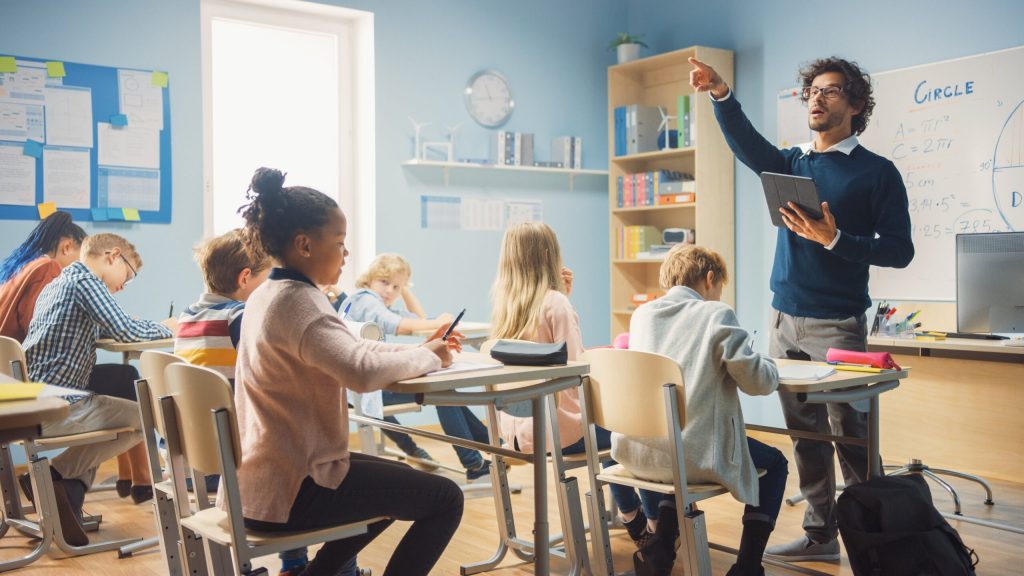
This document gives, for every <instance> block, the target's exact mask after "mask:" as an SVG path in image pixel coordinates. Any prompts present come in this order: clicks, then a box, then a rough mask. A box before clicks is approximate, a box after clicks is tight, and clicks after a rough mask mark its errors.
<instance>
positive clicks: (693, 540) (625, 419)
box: [580, 349, 728, 576]
mask: <svg viewBox="0 0 1024 576" xmlns="http://www.w3.org/2000/svg"><path fill="white" fill-rule="evenodd" d="M580 361H581V362H585V363H587V364H589V365H590V375H589V377H588V378H587V379H585V380H584V382H583V394H582V397H581V398H582V408H583V418H584V424H585V426H586V429H585V436H584V437H585V439H586V443H587V454H588V455H589V462H588V470H589V473H590V482H591V487H592V489H593V492H594V495H595V497H594V498H591V499H590V505H591V519H592V520H591V525H592V526H599V527H601V529H599V530H594V531H593V546H594V552H595V555H596V558H597V562H598V568H596V569H595V573H597V574H614V573H615V572H614V566H613V565H612V554H611V545H610V543H609V539H608V533H607V530H606V529H604V525H605V522H603V521H602V519H607V512H606V510H605V505H604V495H603V492H602V490H601V486H603V485H604V484H620V485H625V486H631V487H633V488H637V489H644V490H651V491H654V492H660V493H662V494H674V495H675V501H676V513H677V514H678V516H679V528H680V537H681V539H682V541H683V548H682V551H681V552H682V553H681V554H680V557H681V558H682V560H683V565H684V569H685V572H686V574H688V575H694V576H696V575H699V576H710V575H711V558H710V553H709V548H708V539H707V531H706V529H705V525H704V516H703V514H704V513H703V512H701V511H700V510H698V509H697V507H696V503H697V502H699V501H701V500H705V499H707V498H711V497H713V496H718V495H720V494H725V493H727V492H728V490H726V488H725V487H724V486H721V485H719V484H688V483H687V480H686V460H685V458H684V454H683V436H682V431H683V427H684V426H685V425H686V394H685V390H684V389H683V375H682V371H681V369H680V367H679V364H677V363H676V361H675V360H673V359H671V358H668V357H666V356H662V355H660V354H652V353H649V352H639V351H635V350H615V349H598V350H590V351H588V352H586V353H584V354H583V356H582V357H581V358H580ZM658 414H660V415H662V416H661V417H660V418H659V417H656V415H658ZM596 426H601V427H602V428H606V429H608V430H611V431H613V432H618V433H620V434H624V435H627V436H640V437H663V438H664V437H668V438H669V439H671V441H672V445H673V448H674V453H673V468H672V473H673V480H674V481H673V482H672V483H671V484H665V483H660V482H649V481H646V480H641V479H639V478H636V477H635V476H633V475H632V474H630V473H629V472H627V471H626V470H625V468H623V467H622V466H621V465H618V464H617V465H615V466H612V467H611V468H606V469H601V466H600V462H599V461H598V458H597V456H596V452H593V451H592V448H593V447H594V446H595V445H596V443H597V439H596V436H595V427H596Z"/></svg>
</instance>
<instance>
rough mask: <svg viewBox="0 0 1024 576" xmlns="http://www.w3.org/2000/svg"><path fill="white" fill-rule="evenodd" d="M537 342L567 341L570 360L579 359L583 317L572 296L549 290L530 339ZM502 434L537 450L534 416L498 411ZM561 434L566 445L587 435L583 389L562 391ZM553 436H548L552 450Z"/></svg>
mask: <svg viewBox="0 0 1024 576" xmlns="http://www.w3.org/2000/svg"><path fill="white" fill-rule="evenodd" d="M527 340H531V341H533V342H543V343H552V342H561V341H563V340H564V341H565V343H566V348H567V349H568V352H569V361H570V362H571V361H573V360H576V358H577V357H579V355H580V354H582V353H583V336H582V335H581V334H580V317H579V315H577V314H576V309H575V308H573V307H572V303H570V302H569V298H568V297H567V296H566V295H565V294H562V293H561V292H558V291H557V290H548V293H547V294H546V295H545V296H544V303H543V304H542V305H541V308H540V320H539V321H538V324H537V331H536V332H535V333H534V334H533V336H531V337H530V338H527ZM498 422H499V424H500V425H501V437H502V439H503V440H505V442H506V443H507V444H509V445H512V440H513V439H515V440H516V442H517V443H518V445H519V450H520V451H521V452H524V453H527V454H532V453H533V418H519V417H516V416H512V415H509V414H506V413H504V412H498ZM558 435H559V440H560V443H559V445H560V446H561V447H562V448H565V447H566V446H571V445H572V444H575V443H576V442H577V441H579V439H580V438H583V417H582V415H581V414H580V393H579V388H572V389H569V390H564V391H562V392H559V393H558ZM550 449H551V439H550V438H549V439H548V450H550Z"/></svg>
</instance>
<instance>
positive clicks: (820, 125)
mask: <svg viewBox="0 0 1024 576" xmlns="http://www.w3.org/2000/svg"><path fill="white" fill-rule="evenodd" d="M842 125H843V115H842V113H840V112H838V111H829V112H826V113H825V115H824V116H822V117H821V118H818V119H814V118H811V117H808V118H807V127H808V128H810V129H811V130H813V131H815V132H828V131H829V130H831V129H833V128H835V127H836V126H842Z"/></svg>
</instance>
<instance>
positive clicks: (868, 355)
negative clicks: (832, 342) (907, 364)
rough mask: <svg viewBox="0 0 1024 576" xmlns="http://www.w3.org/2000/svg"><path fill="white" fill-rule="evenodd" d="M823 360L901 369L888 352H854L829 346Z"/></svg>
mask: <svg viewBox="0 0 1024 576" xmlns="http://www.w3.org/2000/svg"><path fill="white" fill-rule="evenodd" d="M825 360H827V361H829V362H846V363H848V364H864V365H866V366H871V367H874V368H887V369H888V368H892V369H896V370H901V368H900V365H899V364H897V363H896V361H895V360H893V359H892V354H889V353H888V352H856V351H854V350H840V349H838V348H829V349H828V352H826V353H825Z"/></svg>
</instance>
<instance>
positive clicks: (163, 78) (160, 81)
mask: <svg viewBox="0 0 1024 576" xmlns="http://www.w3.org/2000/svg"><path fill="white" fill-rule="evenodd" d="M152 82H153V86H159V87H161V88H167V72H160V71H158V70H153V80H152Z"/></svg>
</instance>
